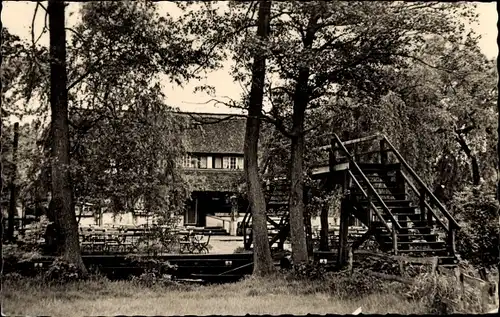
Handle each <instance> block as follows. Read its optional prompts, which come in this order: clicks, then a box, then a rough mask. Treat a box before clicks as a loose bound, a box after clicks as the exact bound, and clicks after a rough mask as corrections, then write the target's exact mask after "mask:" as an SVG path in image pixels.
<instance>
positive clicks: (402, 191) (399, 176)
mask: <svg viewBox="0 0 500 317" xmlns="http://www.w3.org/2000/svg"><path fill="white" fill-rule="evenodd" d="M396 187H397V192H398V195H396V197H395V198H396V199H398V200H404V199H406V186H405V179H404V177H403V173H402V172H401V170H397V171H396Z"/></svg>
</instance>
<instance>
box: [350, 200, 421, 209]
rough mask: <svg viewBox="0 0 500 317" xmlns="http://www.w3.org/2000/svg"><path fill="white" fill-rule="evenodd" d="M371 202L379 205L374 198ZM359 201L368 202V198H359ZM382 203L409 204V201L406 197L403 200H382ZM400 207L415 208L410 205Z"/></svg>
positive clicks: (361, 202)
mask: <svg viewBox="0 0 500 317" xmlns="http://www.w3.org/2000/svg"><path fill="white" fill-rule="evenodd" d="M372 202H373V203H374V204H375V205H380V203H379V202H378V201H377V200H376V199H373V200H372ZM359 203H360V204H368V200H367V199H360V200H359ZM384 203H385V204H386V205H397V204H410V203H411V201H410V200H407V199H404V200H401V199H390V200H384ZM394 207H398V206H394ZM401 207H404V208H415V207H411V206H401Z"/></svg>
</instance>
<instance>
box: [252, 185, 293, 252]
mask: <svg viewBox="0 0 500 317" xmlns="http://www.w3.org/2000/svg"><path fill="white" fill-rule="evenodd" d="M264 189H265V191H264V194H265V197H266V217H267V229H268V231H267V234H268V237H269V245H270V246H271V248H272V247H273V246H274V245H275V244H276V245H277V246H276V247H277V248H278V249H280V250H283V245H284V243H285V240H286V238H287V237H288V234H289V232H290V224H289V214H288V197H289V196H288V195H289V194H288V192H289V185H288V183H287V180H286V179H277V180H273V181H267V182H266V184H264ZM273 218H274V219H273ZM251 219H252V213H251V211H250V207H249V208H248V210H247V212H246V214H245V217H244V218H243V228H242V229H243V245H244V248H245V250H250V249H251V248H252V242H253V232H252V224H251ZM278 219H279V220H278Z"/></svg>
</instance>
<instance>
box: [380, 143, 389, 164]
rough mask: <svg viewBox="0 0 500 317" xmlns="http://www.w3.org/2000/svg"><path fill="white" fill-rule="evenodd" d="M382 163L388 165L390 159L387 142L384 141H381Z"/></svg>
mask: <svg viewBox="0 0 500 317" xmlns="http://www.w3.org/2000/svg"><path fill="white" fill-rule="evenodd" d="M380 163H381V164H383V165H387V163H389V157H388V155H387V142H385V140H384V139H382V140H380Z"/></svg>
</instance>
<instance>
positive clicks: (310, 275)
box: [292, 262, 326, 280]
mask: <svg viewBox="0 0 500 317" xmlns="http://www.w3.org/2000/svg"><path fill="white" fill-rule="evenodd" d="M292 274H293V276H294V277H295V278H298V279H307V280H323V279H324V277H325V274H326V269H325V267H324V266H323V265H321V264H318V263H315V262H312V263H307V264H302V263H299V264H293V265H292Z"/></svg>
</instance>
